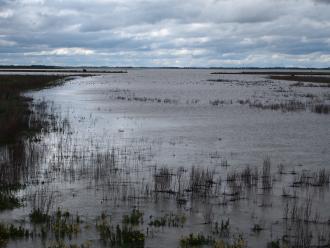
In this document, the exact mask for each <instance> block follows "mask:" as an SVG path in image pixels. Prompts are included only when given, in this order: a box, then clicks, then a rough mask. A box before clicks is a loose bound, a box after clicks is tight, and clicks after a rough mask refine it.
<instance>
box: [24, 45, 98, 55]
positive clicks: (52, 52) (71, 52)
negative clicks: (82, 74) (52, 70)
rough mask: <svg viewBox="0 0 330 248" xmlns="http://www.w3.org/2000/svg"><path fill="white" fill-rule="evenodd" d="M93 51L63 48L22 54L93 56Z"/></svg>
mask: <svg viewBox="0 0 330 248" xmlns="http://www.w3.org/2000/svg"><path fill="white" fill-rule="evenodd" d="M93 54H94V51H93V50H90V49H85V48H80V47H70V48H67V47H63V48H56V49H53V50H49V51H39V52H29V53H24V55H25V56H29V55H32V56H53V55H55V56H73V55H85V56H86V55H93Z"/></svg>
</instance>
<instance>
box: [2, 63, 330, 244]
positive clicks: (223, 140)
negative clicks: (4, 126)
mask: <svg viewBox="0 0 330 248" xmlns="http://www.w3.org/2000/svg"><path fill="white" fill-rule="evenodd" d="M214 72H217V71H216V70H198V69H194V70H189V69H176V70H174V69H171V70H170V69H130V70H128V71H127V73H124V74H122V73H116V74H104V75H95V76H89V77H73V78H72V79H70V80H67V81H66V82H65V83H64V84H62V85H59V86H56V87H53V88H48V89H44V90H41V91H36V92H28V93H26V96H29V97H32V98H33V104H31V110H32V111H33V112H34V117H35V118H36V119H39V120H40V119H41V120H43V121H45V122H47V123H48V125H47V128H45V129H43V131H42V132H41V133H39V134H38V135H37V136H35V137H31V138H28V139H26V140H24V141H22V142H20V143H19V144H18V145H16V146H15V148H14V149H12V148H11V149H9V148H7V147H3V148H1V154H0V159H1V160H0V163H1V164H0V165H1V173H0V174H1V175H0V178H1V180H2V181H6V180H8V182H9V183H10V184H11V185H13V184H17V185H19V186H18V187H17V189H14V190H13V189H10V190H9V189H8V192H7V194H9V195H10V196H12V195H15V197H17V198H18V199H19V203H18V204H17V206H16V207H13V208H12V209H10V210H8V209H5V210H3V211H1V212H0V219H1V221H2V222H4V223H8V225H10V224H13V226H12V228H15V232H10V233H16V234H17V235H16V236H15V235H12V236H10V235H9V236H8V235H7V236H8V237H9V238H8V237H7V238H6V239H4V240H5V241H3V242H1V240H2V237H1V228H2V229H4V228H5V227H4V226H0V247H1V245H3V246H7V247H31V248H32V247H70V245H72V247H273V248H275V247H311V246H312V247H329V244H330V211H329V210H330V208H329V206H330V198H329V197H330V192H329V184H330V167H329V166H330V165H329V161H330V128H329V127H330V118H329V117H330V115H329V113H330V112H329V110H330V87H329V84H325V83H312V82H298V83H297V82H294V81H292V80H290V81H285V80H273V79H270V78H269V76H267V75H263V74H256V75H253V74H214ZM31 122H33V119H32V120H31ZM0 196H1V195H0ZM15 199H16V198H15ZM16 228H17V230H16ZM16 231H17V232H16ZM73 245H76V246H73Z"/></svg>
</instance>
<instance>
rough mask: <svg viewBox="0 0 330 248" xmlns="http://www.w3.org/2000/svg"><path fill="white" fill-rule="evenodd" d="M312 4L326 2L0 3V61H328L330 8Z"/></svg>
mask: <svg viewBox="0 0 330 248" xmlns="http://www.w3.org/2000/svg"><path fill="white" fill-rule="evenodd" d="M315 2H319V3H321V2H322V3H329V1H324V0H323V1H322V0H315V1H314V0H299V1H287V0H245V1H240V0H217V1H214V0H191V1H177V0H166V1H165V0H159V1H154V0H117V1H115V0H95V1H87V0H79V1H78V0H71V1H69V0H68V1H61V0H53V1H50V0H20V1H9V0H7V1H3V0H0V57H1V60H0V63H9V62H10V63H14V64H17V63H18V64H19V63H28V64H29V63H47V64H49V63H56V64H61V65H62V64H68V65H71V64H90V65H135V66H139V65H149V66H153V65H155V64H154V63H156V64H157V65H171V64H173V63H176V65H182V66H185V65H195V66H198V65H210V66H216V65H218V66H221V65H227V66H229V65H230V63H232V65H237V64H242V63H243V64H245V65H258V64H259V63H265V61H266V62H267V63H269V65H276V63H279V64H285V63H290V65H292V64H294V63H297V65H298V64H299V65H304V64H301V63H302V62H301V61H307V62H306V64H305V66H310V65H311V64H315V66H321V65H322V66H329V63H330V55H329V54H330V52H329V51H330V47H329V46H330V17H329V14H328V13H330V5H323V4H322V5H321V4H315ZM1 17H2V18H1ZM277 55H281V56H277ZM327 56H329V60H328V59H327V58H328V57H327ZM301 57H304V59H303V60H301V59H300V60H298V59H297V60H296V62H295V60H294V58H301ZM265 58H268V59H265ZM279 58H282V60H281V59H279ZM132 63H133V64H132ZM217 63H218V64H217ZM264 66H267V65H264Z"/></svg>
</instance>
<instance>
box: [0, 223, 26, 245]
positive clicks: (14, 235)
mask: <svg viewBox="0 0 330 248" xmlns="http://www.w3.org/2000/svg"><path fill="white" fill-rule="evenodd" d="M29 236H30V232H29V231H28V230H27V229H25V228H23V227H21V226H19V227H18V228H17V227H15V226H14V225H12V224H11V225H5V224H3V223H0V247H5V246H6V245H7V243H8V241H9V240H16V239H22V238H28V237H29Z"/></svg>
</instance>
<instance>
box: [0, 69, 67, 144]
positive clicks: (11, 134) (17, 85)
mask: <svg viewBox="0 0 330 248" xmlns="http://www.w3.org/2000/svg"><path fill="white" fill-rule="evenodd" d="M63 78H64V76H57V75H0V127H1V132H0V146H3V145H6V144H13V143H15V141H17V139H18V137H20V136H21V135H22V134H23V133H24V134H29V133H34V132H35V131H37V130H36V129H38V128H37V126H38V125H35V126H34V128H31V126H29V124H28V122H29V121H28V120H29V117H30V115H31V114H32V113H31V111H30V110H29V105H28V103H29V101H31V99H29V98H27V97H24V96H22V93H23V92H25V91H29V90H39V89H42V88H46V87H50V86H54V85H56V84H59V83H61V81H62V80H61V79H63Z"/></svg>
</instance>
